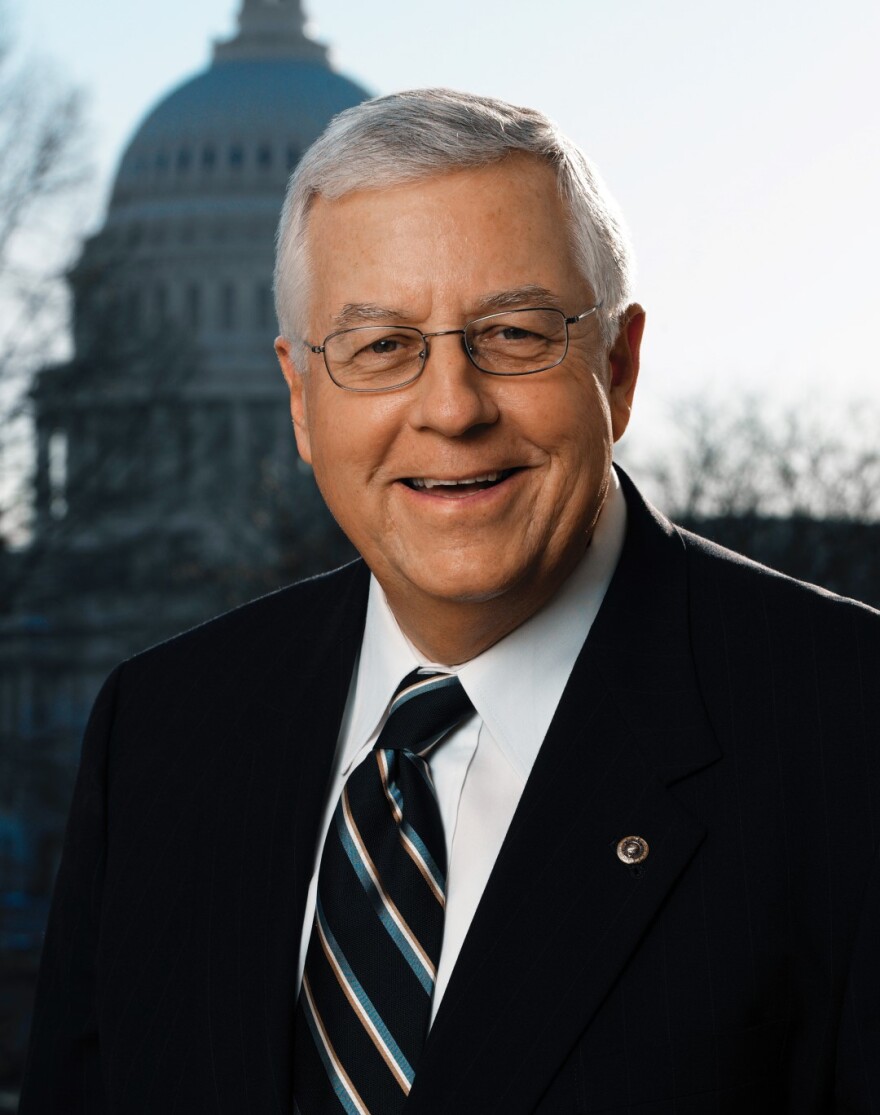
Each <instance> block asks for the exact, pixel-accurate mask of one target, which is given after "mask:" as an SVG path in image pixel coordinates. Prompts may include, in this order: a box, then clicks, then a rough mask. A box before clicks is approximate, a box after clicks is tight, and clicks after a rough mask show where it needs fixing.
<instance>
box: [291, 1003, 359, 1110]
mask: <svg viewBox="0 0 880 1115" xmlns="http://www.w3.org/2000/svg"><path fill="white" fill-rule="evenodd" d="M303 1008H304V1009H303V1014H304V1015H305V1019H306V1022H307V1023H308V1027H309V1030H311V1033H312V1041H313V1042H314V1043H315V1049H317V1051H318V1056H319V1057H320V1058H321V1061H322V1062H323V1064H324V1069H325V1071H326V1073H327V1078H328V1079H329V1081H330V1084H331V1085H332V1087H333V1091H334V1092H335V1093H336V1098H337V1099H338V1100H339V1102H340V1103H341V1104H342V1106H343V1107H344V1108H345V1110H346V1112H347V1113H348V1115H361V1113H360V1111H359V1110H358V1109H357V1107H356V1106H355V1104H354V1102H353V1100H352V1098H351V1096H350V1095H349V1094H348V1090H347V1089H346V1087H345V1084H343V1082H342V1078H341V1077H340V1075H339V1073H338V1072H337V1071H336V1066H335V1065H334V1064H333V1062H332V1061H331V1060H330V1055H329V1054H328V1052H327V1050H326V1048H325V1046H324V1039H323V1038H322V1037H321V1031H320V1030H319V1029H318V1026H317V1023H316V1022H315V1019H314V1016H313V1015H312V1010H311V1005H310V1004H309V1001H308V999H305V1000H304V1001H303Z"/></svg>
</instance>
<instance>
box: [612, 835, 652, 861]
mask: <svg viewBox="0 0 880 1115" xmlns="http://www.w3.org/2000/svg"><path fill="white" fill-rule="evenodd" d="M648 851H649V848H648V841H647V840H645V839H644V838H643V837H641V836H625V837H624V838H623V840H618V842H617V858H618V859H619V860H620V862H621V863H625V864H626V865H627V866H628V867H632V866H633V865H634V864H636V863H642V862H643V861H644V860H646V859H647V858H648Z"/></svg>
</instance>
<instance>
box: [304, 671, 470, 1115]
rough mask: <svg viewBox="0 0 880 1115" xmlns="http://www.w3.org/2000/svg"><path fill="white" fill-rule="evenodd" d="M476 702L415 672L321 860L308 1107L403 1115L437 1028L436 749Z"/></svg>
mask: <svg viewBox="0 0 880 1115" xmlns="http://www.w3.org/2000/svg"><path fill="white" fill-rule="evenodd" d="M472 711H473V709H472V706H471V703H470V701H469V700H468V698H467V696H466V694H465V692H464V690H463V689H462V687H461V683H460V682H459V681H458V679H457V678H455V677H452V676H450V675H446V674H434V675H430V676H424V675H420V674H419V673H418V672H414V673H413V674H410V675H409V676H408V677H406V678H405V679H404V681H403V682H402V684H401V686H400V687H399V688H398V691H397V693H396V694H395V696H394V698H393V700H392V702H391V709H390V713H389V716H388V721H387V723H386V724H385V727H384V728H383V729H382V732H381V733H380V735H379V738H378V740H377V741H376V746H375V748H374V750H373V753H372V754H371V755H370V756H368V757H367V759H365V760H364V762H363V763H361V765H360V766H359V767H357V768H356V769H355V771H354V772H353V773H352V775H351V777H350V778H349V780H348V782H347V783H346V785H345V787H344V789H343V791H342V794H341V796H340V799H339V803H338V804H337V806H336V810H335V812H334V815H333V821H332V824H331V826H330V830H329V832H328V834H327V841H326V844H325V846H324V851H323V854H322V857H321V868H320V872H319V876H318V899H317V905H316V909H315V920H314V924H313V927H312V934H311V939H310V942H309V949H308V954H307V957H306V967H305V973H304V975H303V984H302V989H301V991H300V996H299V1000H298V1003H297V1011H296V1024H295V1039H294V1040H295V1047H294V1092H295V1097H296V1105H297V1110H298V1111H299V1112H301V1115H323V1113H331V1112H332V1113H339V1112H345V1113H347V1115H394V1113H395V1112H399V1111H400V1110H401V1109H402V1107H403V1103H404V1101H405V1100H406V1097H407V1096H408V1095H409V1091H410V1088H411V1087H412V1084H413V1081H414V1079H415V1071H416V1067H417V1065H418V1059H419V1054H420V1052H421V1049H422V1046H423V1045H424V1042H425V1038H426V1036H427V1032H428V1023H429V1019H430V1012H431V998H432V995H433V992H434V981H435V978H436V971H437V964H438V962H439V959H440V946H441V943H442V940H443V914H444V908H445V904H446V844H445V839H444V836H443V826H442V823H441V820H440V811H439V808H438V806H437V799H436V795H435V792H434V786H433V782H432V779H431V771H430V767H429V765H428V756H429V754H430V752H431V751H432V749H433V748H434V747H436V746H437V744H438V743H439V742H440V741H441V740H442V739H443V737H444V736H445V735H446V734H447V733H448V732H449V731H450V729H451V728H453V727H454V726H455V725H456V724H458V723H459V722H460V721H461V720H463V719H464V718H465V717H466V716H468V715H469V714H470V713H471V712H472Z"/></svg>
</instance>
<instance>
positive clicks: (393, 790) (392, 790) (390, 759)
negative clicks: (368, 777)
mask: <svg viewBox="0 0 880 1115" xmlns="http://www.w3.org/2000/svg"><path fill="white" fill-rule="evenodd" d="M382 753H383V754H384V756H385V766H386V767H387V769H388V772H389V774H390V773H391V769H392V764H393V763H394V758H395V752H394V751H393V750H391V748H383V749H382ZM386 785H387V786H388V793H389V794H391V796H392V797H393V798H394V800H395V802H396V803H397V808H398V809H399V810H400V812H401V813H403V794H402V793H401V792H400V787H399V786H398V785H397V783H396V782H393V781H392V780H391V779H390V778H389V779H388V781H387V783H386Z"/></svg>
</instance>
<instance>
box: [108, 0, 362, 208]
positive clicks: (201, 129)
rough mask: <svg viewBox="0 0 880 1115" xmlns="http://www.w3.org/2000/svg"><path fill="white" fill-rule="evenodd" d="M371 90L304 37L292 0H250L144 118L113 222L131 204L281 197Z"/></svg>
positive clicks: (127, 155)
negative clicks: (304, 160) (229, 33)
mask: <svg viewBox="0 0 880 1115" xmlns="http://www.w3.org/2000/svg"><path fill="white" fill-rule="evenodd" d="M367 95H368V94H367V92H366V91H365V90H364V89H362V88H361V87H360V86H359V85H357V84H355V82H353V81H351V80H349V79H348V78H346V77H344V76H343V75H342V74H339V73H336V72H335V71H334V70H333V69H331V68H330V66H329V64H328V61H327V53H326V49H325V48H324V47H323V46H321V45H320V44H318V43H316V42H314V41H313V40H311V39H308V38H307V37H306V36H305V34H304V31H303V27H302V13H301V10H300V8H299V5H298V3H297V2H296V0H272V2H269V0H245V3H244V5H243V7H242V10H241V14H240V16H239V33H238V35H237V36H236V37H235V38H233V39H231V40H230V41H228V42H221V43H218V44H216V45H215V48H214V59H213V62H212V65H211V66H210V67H209V68H208V69H206V70H205V71H204V72H202V73H200V74H197V75H195V76H194V77H192V78H190V79H189V80H187V81H185V82H183V83H182V84H181V85H180V86H178V87H177V88H176V89H174V90H172V91H171V92H170V93H169V94H168V95H167V96H166V97H164V98H163V99H162V100H161V101H160V102H159V104H158V105H156V106H155V108H153V109H152V111H151V112H150V113H149V114H148V115H147V116H146V118H145V119H144V121H143V122H142V124H141V125H140V127H139V128H138V129H137V131H136V132H135V134H134V136H133V137H132V139H131V141H130V143H129V144H128V147H127V148H126V150H125V152H124V154H123V156H122V159H121V162H120V166H119V171H118V174H117V176H116V182H115V185H114V188H113V191H112V195H111V203H110V214H109V220H110V221H112V220H113V219H114V217H118V216H119V215H120V211H121V210H126V211H127V210H128V209H130V207H132V206H138V205H143V206H144V207H149V206H150V205H162V204H163V203H167V202H168V201H169V200H170V199H172V198H174V199H179V200H183V199H186V198H195V197H198V198H200V199H204V198H206V197H211V196H223V195H224V194H226V195H230V194H235V195H237V196H241V194H242V193H247V194H260V193H264V194H271V195H272V196H273V197H275V198H277V197H278V196H279V194H282V193H283V190H284V185H285V183H286V181H287V177H288V176H289V174H290V172H291V170H292V169H293V167H294V166H295V165H296V163H297V162H298V160H299V157H300V155H301V154H302V152H303V151H304V150H305V148H306V147H308V146H309V144H310V143H312V142H313V141H314V140H315V139H317V137H318V136H319V135H320V133H321V132H322V131H323V129H324V128H325V127H326V125H327V123H328V121H329V120H330V119H331V118H332V117H333V116H335V115H336V113H338V112H341V111H342V110H343V109H346V108H349V107H351V106H352V105H355V104H357V103H358V102H360V101H362V100H363V99H364V98H365V97H366V96H367Z"/></svg>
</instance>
